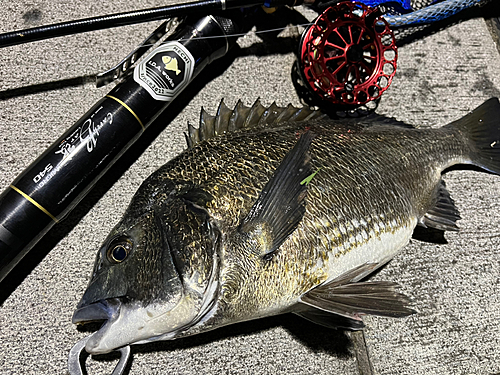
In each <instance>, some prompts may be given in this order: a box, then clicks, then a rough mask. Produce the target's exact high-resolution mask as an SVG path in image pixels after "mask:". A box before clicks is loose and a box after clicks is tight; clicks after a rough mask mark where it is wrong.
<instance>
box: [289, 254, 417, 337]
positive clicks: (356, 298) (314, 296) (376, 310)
mask: <svg viewBox="0 0 500 375" xmlns="http://www.w3.org/2000/svg"><path fill="white" fill-rule="evenodd" d="M376 266H377V265H376V264H364V265H361V266H360V267H357V268H355V269H353V270H351V271H349V272H347V273H346V274H344V275H341V276H340V277H338V278H337V279H334V280H332V281H330V282H328V283H325V284H322V285H319V286H318V287H316V288H314V289H312V290H311V291H309V292H308V293H306V294H304V295H302V296H301V297H300V299H299V301H300V303H299V306H298V310H297V312H296V314H298V315H300V316H302V317H304V318H306V319H308V320H311V321H314V322H316V323H318V324H321V325H323V326H327V327H335V326H336V327H339V326H340V327H344V328H349V329H361V328H363V327H364V324H363V321H362V316H363V315H367V314H369V315H378V316H388V317H404V316H408V315H411V314H413V313H414V312H415V311H414V310H413V309H411V308H410V307H409V299H408V297H407V296H405V295H404V294H402V293H399V292H397V291H396V289H397V287H398V284H396V283H393V282H388V281H366V282H355V281H353V280H356V279H358V276H360V275H366V272H367V271H370V270H373V269H375V268H376Z"/></svg>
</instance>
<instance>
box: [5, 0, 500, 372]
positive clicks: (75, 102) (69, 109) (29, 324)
mask: <svg viewBox="0 0 500 375" xmlns="http://www.w3.org/2000/svg"><path fill="white" fill-rule="evenodd" d="M494 2H496V1H494ZM168 3H174V1H172V0H170V1H164V2H161V4H159V3H158V2H156V1H153V0H138V1H135V2H130V1H125V0H114V1H110V0H100V1H96V0H88V1H85V2H74V1H67V0H57V1H48V0H33V1H25V0H23V1H16V2H13V1H6V0H2V2H1V5H2V19H3V21H2V23H1V24H0V32H7V31H12V30H18V29H23V28H27V27H33V26H37V25H42V24H50V23H55V22H61V21H66V20H73V19H77V18H83V17H90V16H97V15H103V14H108V13H114V12H120V11H127V10H134V9H141V8H150V7H155V6H159V5H163V4H168ZM493 5H496V4H493ZM496 8H497V7H496V6H490V7H488V8H485V9H482V10H481V9H480V10H479V11H475V12H466V13H465V14H463V15H461V17H459V19H455V20H454V22H453V23H452V24H445V25H443V28H442V29H441V30H439V31H438V32H434V33H424V34H422V35H419V37H418V38H417V39H416V40H413V41H406V42H405V43H404V44H403V45H401V47H400V48H399V60H398V70H397V73H396V76H395V79H394V81H393V84H392V86H391V87H390V88H389V90H388V91H387V92H386V93H385V94H384V95H383V98H382V101H381V103H380V106H379V108H378V112H379V113H381V114H384V115H387V116H392V117H395V118H396V119H398V120H401V121H405V122H407V123H409V124H413V125H417V126H422V127H429V126H440V125H444V124H446V123H448V122H451V121H453V120H456V119H458V118H460V117H462V116H464V115H465V114H467V113H468V112H469V111H470V110H472V109H474V108H475V107H477V106H478V105H480V104H481V103H482V102H483V101H484V100H486V99H488V98H490V97H492V96H500V59H499V55H498V50H497V46H496V45H495V42H494V39H493V38H492V34H491V32H490V31H491V30H490V28H489V26H488V25H490V26H491V24H490V23H487V22H486V21H485V19H484V18H483V17H491V16H496V17H498V16H500V12H498V10H497V9H496ZM290 13H292V12H288V13H286V14H285V15H286V16H287V17H288V16H290ZM306 14H307V17H308V18H309V19H312V17H313V16H314V14H311V13H310V12H309V13H307V12H306ZM283 17H284V16H283ZM263 23H264V25H265V26H267V27H268V28H273V27H275V26H276V20H269V21H266V20H263ZM155 24H156V23H146V24H140V25H135V26H126V27H122V28H118V29H110V30H102V31H96V32H92V33H86V34H80V35H74V36H68V37H63V38H56V39H51V40H46V41H40V42H36V43H31V44H26V45H21V46H15V47H9V48H4V49H2V50H1V53H0V71H1V74H0V118H1V124H0V129H1V133H0V134H1V135H0V161H1V162H0V187H1V188H2V189H4V188H7V187H8V186H9V184H10V183H11V182H12V180H14V178H15V177H16V176H17V175H18V174H19V173H20V172H21V171H23V169H24V168H26V167H27V166H28V165H29V164H30V163H31V162H32V161H33V160H34V159H35V158H36V157H37V156H38V155H39V154H41V153H42V152H43V151H44V150H45V148H46V147H48V146H49V145H50V144H51V143H52V142H53V141H55V140H56V139H57V138H58V137H59V135H61V134H62V133H63V132H64V131H65V130H66V129H67V128H69V127H70V126H71V125H72V124H73V123H74V122H75V121H76V120H78V119H79V118H80V117H81V116H82V115H83V114H84V113H85V112H86V111H87V110H88V109H89V108H90V107H91V106H92V105H93V104H94V103H95V102H96V101H97V100H99V99H100V98H101V97H102V96H103V95H105V94H106V93H107V92H108V91H109V90H110V87H111V86H108V87H104V88H100V89H96V88H95V87H94V85H93V84H92V83H91V82H90V80H89V77H91V76H93V75H95V74H96V73H99V72H101V71H103V70H106V69H107V68H109V67H111V66H113V64H115V63H117V62H118V61H119V60H120V59H121V58H122V57H124V56H126V55H127V54H128V53H129V52H130V51H131V50H132V49H133V48H134V46H135V45H136V44H137V43H139V42H140V41H142V40H143V39H144V38H145V37H146V36H147V35H148V34H149V33H150V32H152V30H153V29H154V28H155ZM293 34H294V33H293V32H288V33H283V34H280V35H279V36H275V35H268V34H258V35H256V34H255V33H254V32H250V33H249V34H248V35H246V36H244V37H242V38H240V40H239V48H236V49H234V50H233V51H232V52H231V53H230V55H229V56H228V57H227V58H225V59H223V60H219V61H217V62H215V63H213V64H212V65H210V66H209V67H208V68H207V70H206V72H205V73H202V76H200V77H199V78H200V79H198V80H197V81H196V82H194V83H193V84H192V86H191V87H190V88H189V89H188V90H187V91H185V94H184V95H182V96H181V97H179V98H178V99H177V100H176V105H175V108H172V109H169V110H167V112H168V113H165V115H163V116H161V117H160V118H159V119H158V120H157V121H156V122H155V123H154V124H153V125H152V126H151V127H150V129H149V130H148V131H147V132H146V133H145V134H144V135H143V137H142V138H141V139H140V140H139V141H138V142H137V143H136V144H135V145H134V146H133V147H132V149H131V150H129V152H127V153H126V155H125V156H124V157H123V158H122V159H121V160H120V162H119V163H118V164H116V165H115V166H114V167H113V168H112V169H111V170H110V171H109V173H108V174H107V175H106V176H105V177H104V178H103V179H102V180H101V182H100V183H99V184H98V185H97V186H96V187H95V188H94V189H93V190H92V191H91V193H90V194H89V195H88V196H87V198H86V199H85V200H84V201H83V202H82V203H81V204H80V205H79V206H78V207H77V208H76V209H75V210H74V212H73V213H72V214H71V215H70V216H69V217H68V218H67V220H65V221H63V222H62V223H61V224H59V225H57V226H56V227H54V228H53V230H51V232H49V234H48V235H47V236H46V237H45V238H43V239H42V241H40V242H39V244H38V245H37V246H36V247H35V248H34V249H33V250H32V251H31V252H30V253H29V254H28V255H27V257H26V258H25V259H24V260H23V262H21V264H19V266H18V267H17V268H16V269H15V270H14V271H13V272H12V273H11V274H10V275H9V277H8V278H7V279H5V280H4V281H3V282H2V283H1V284H0V296H1V299H0V303H1V304H0V373H1V374H64V373H66V371H67V370H66V361H67V357H68V353H69V350H70V349H71V347H72V346H73V345H74V344H75V343H76V342H77V341H78V340H80V339H81V338H83V337H85V336H86V335H88V334H89V333H88V332H81V331H78V330H77V328H76V327H75V326H74V325H72V324H71V316H72V314H73V311H74V309H75V307H76V304H77V303H78V301H79V299H80V297H81V295H82V293H83V292H84V290H85V287H86V284H87V283H88V280H89V277H90V273H91V270H92V265H93V262H94V256H95V251H96V249H97V248H98V246H99V245H100V243H101V241H102V240H103V239H104V238H105V237H106V235H107V233H108V232H109V230H110V229H111V228H112V227H113V226H114V224H115V223H116V222H117V221H118V220H119V218H120V216H121V215H122V213H123V211H124V210H125V208H126V206H127V204H128V202H129V200H130V199H131V197H132V195H133V194H134V192H135V191H136V189H137V187H138V186H139V184H140V183H141V182H142V181H143V180H144V179H145V178H146V177H147V176H148V175H149V174H150V173H152V172H153V171H154V170H156V169H157V168H158V167H160V166H161V165H162V164H164V163H165V162H167V161H168V160H170V159H171V158H172V157H174V156H175V155H177V154H179V153H180V152H181V151H182V150H183V149H184V148H185V141H184V135H183V131H184V130H185V129H186V124H187V122H188V121H190V122H191V123H193V124H196V123H197V120H198V116H199V111H200V108H201V107H202V106H203V107H204V108H205V109H206V110H207V111H209V112H211V113H214V112H215V110H216V108H217V105H218V103H219V101H220V100H221V99H222V98H224V99H225V101H226V103H227V104H228V105H230V106H233V105H234V104H235V103H236V101H237V100H238V99H240V98H241V99H242V100H243V102H244V103H245V104H247V105H250V104H251V103H253V102H254V101H255V100H256V99H257V98H261V100H262V102H263V103H264V104H266V105H269V104H271V103H272V102H273V101H276V102H277V104H278V105H283V106H284V105H287V104H288V103H293V104H295V105H299V104H300V101H299V99H298V97H297V94H296V92H295V90H294V87H293V85H292V80H291V77H290V71H291V67H292V64H293V62H294V54H293V51H294V49H295V48H296V43H297V41H296V40H295V39H294V38H293ZM445 180H446V184H447V186H448V189H449V191H450V193H451V196H452V197H453V198H454V200H455V202H456V205H457V207H458V208H459V210H460V213H461V216H462V218H463V219H462V220H461V221H460V222H459V225H460V227H461V231H460V232H458V233H445V234H444V235H441V234H440V233H434V235H433V236H429V233H422V232H419V233H416V235H415V238H414V239H413V240H412V241H411V243H410V244H409V246H407V247H406V248H405V249H404V250H403V251H402V252H401V254H399V256H397V257H396V258H395V259H394V260H393V261H392V262H390V263H389V264H388V265H387V266H386V267H385V268H384V269H383V270H382V271H380V272H379V273H378V274H377V275H376V276H375V277H374V278H375V279H381V280H382V279H383V280H391V281H396V282H398V283H400V284H401V285H402V287H403V291H404V292H405V293H406V294H408V295H410V296H411V297H412V300H413V304H414V307H415V309H416V310H417V311H418V313H417V314H415V315H413V316H411V317H408V318H405V319H389V318H376V317H374V318H372V317H368V318H366V320H365V321H366V324H367V328H366V332H365V335H366V340H367V348H368V351H369V354H370V358H371V362H372V365H373V368H374V373H375V374H380V375H382V374H384V375H394V374H400V375H403V374H404V375H419V374H425V375H434V374H436V375H448V374H449V375H452V374H453V375H456V374H463V375H494V374H496V375H498V374H500V352H499V350H498V348H499V343H500V324H499V321H500V297H499V295H500V285H499V277H500V235H499V228H498V222H499V221H500V203H499V202H500V201H499V199H498V197H499V190H500V178H499V177H498V176H493V175H489V174H485V173H480V172H477V171H472V170H466V171H459V170H453V171H451V172H449V173H448V174H446V177H445ZM132 351H133V357H134V360H133V363H132V365H131V368H130V372H129V373H130V374H157V373H167V374H315V375H318V374H346V375H350V374H353V375H354V374H357V373H358V370H357V363H356V358H355V356H354V354H353V353H354V350H353V345H352V342H351V340H350V338H349V336H348V334H346V333H345V332H343V331H341V330H339V331H336V330H328V329H324V328H322V327H319V326H316V325H314V324H312V323H309V322H306V321H304V320H302V319H300V318H299V317H296V316H293V315H285V316H278V317H273V318H268V319H261V320H258V321H254V322H248V323H243V324H238V325H235V326H230V327H227V328H224V329H219V330H216V331H213V332H210V333H207V334H203V335H199V336H195V337H192V338H187V339H181V340H177V341H173V342H164V343H159V344H155V345H142V346H136V347H133V349H132ZM115 362H116V360H115V358H114V357H113V356H103V357H100V358H92V359H88V360H87V365H88V373H89V374H98V373H100V374H105V373H110V372H111V370H112V368H113V366H114V364H115Z"/></svg>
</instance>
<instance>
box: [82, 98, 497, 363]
mask: <svg viewBox="0 0 500 375" xmlns="http://www.w3.org/2000/svg"><path fill="white" fill-rule="evenodd" d="M186 139H187V143H188V148H187V149H186V150H185V151H183V152H182V153H181V154H179V155H178V156H177V157H175V158H174V159H172V160H170V161H169V162H167V163H166V164H165V165H164V166H162V167H160V168H159V169H158V170H157V171H156V172H154V173H153V174H152V175H151V176H149V177H148V178H147V179H146V180H145V181H144V182H143V183H142V184H141V186H140V187H139V189H138V191H137V192H136V194H135V195H134V196H133V198H132V200H131V202H130V204H129V206H128V208H127V209H126V211H125V213H124V215H123V217H122V218H121V220H120V221H119V222H118V224H117V225H116V226H115V227H114V228H113V229H112V230H111V232H110V234H109V235H108V237H107V238H106V239H105V240H104V242H103V244H102V246H101V247H100V249H99V250H98V252H97V256H96V260H95V264H94V268H93V271H92V275H91V278H90V282H89V284H88V287H87V289H86V290H85V292H84V294H83V296H82V298H81V300H80V302H79V303H78V305H77V308H76V311H75V312H74V314H73V318H72V321H73V323H75V324H87V323H89V322H102V326H101V327H100V328H99V329H98V330H97V331H96V332H94V333H93V334H92V336H90V338H89V339H88V341H87V342H86V346H85V350H86V351H87V352H88V353H91V354H103V353H107V352H110V351H113V350H115V349H117V348H121V347H124V346H128V345H131V344H142V343H147V342H152V341H159V340H173V339H178V338H182V337H186V336H190V335H194V334H198V333H201V332H206V331H209V330H213V329H216V328H218V327H222V326H225V325H229V324H233V323H237V322H243V321H249V320H252V319H259V318H262V317H266V316H272V315H278V314H284V313H295V314H297V315H299V316H301V317H303V318H305V319H308V320H310V321H313V322H315V323H318V324H320V325H322V326H326V327H333V328H335V327H342V328H347V329H353V330H359V329H362V328H363V326H364V324H363V316H365V315H368V314H371V315H379V316H388V317H405V316H408V315H410V314H413V313H415V311H414V310H413V309H412V307H411V303H410V299H409V298H408V297H407V296H406V295H404V294H403V293H401V292H400V291H399V286H398V285H397V284H396V283H394V282H392V281H371V280H370V279H369V278H368V276H369V275H370V274H372V273H373V272H374V271H375V270H377V269H379V268H380V267H382V266H383V265H385V264H386V263H387V262H389V261H390V260H391V259H392V258H393V257H395V256H396V255H397V254H398V253H399V252H400V250H401V249H402V248H404V247H405V245H406V244H407V243H408V242H409V240H410V238H411V237H412V233H413V231H414V229H415V227H416V226H417V225H419V226H423V227H428V228H434V229H438V230H442V231H457V230H458V226H457V221H458V220H459V219H460V214H459V211H458V209H457V207H456V205H455V203H454V201H453V199H452V198H451V196H450V193H449V192H448V190H447V189H446V185H445V182H444V180H443V178H442V175H443V173H444V172H445V171H446V170H447V169H448V168H450V167H451V166H454V165H467V164H468V165H473V166H476V167H478V168H481V169H483V170H484V171H486V172H489V173H493V174H499V173H500V102H499V100H498V99H497V98H492V99H489V100H488V101H486V102H484V103H483V104H482V105H481V106H479V107H478V108H477V109H475V110H473V111H472V112H470V113H469V114H467V115H465V116H464V117H463V118H461V119H458V120H456V121H454V122H452V123H450V124H448V125H445V126H442V127H439V128H418V127H414V126H412V125H408V124H405V123H403V122H400V121H397V120H395V119H392V118H388V117H384V116H380V115H377V114H371V115H368V116H366V117H360V118H349V117H346V118H339V119H332V118H330V117H328V116H327V115H325V114H323V113H321V112H320V111H317V110H313V109H310V108H307V107H304V108H296V107H294V106H291V105H289V106H288V107H278V106H277V105H276V104H274V103H273V104H272V105H271V106H270V107H267V108H266V107H264V106H263V105H262V104H261V103H260V102H259V101H257V102H256V103H255V104H254V105H253V106H250V107H247V106H245V105H243V104H242V102H241V101H240V102H238V104H237V105H236V107H235V108H234V109H233V110H230V109H229V108H228V107H227V106H226V105H225V104H224V102H222V103H221V104H220V107H219V109H218V112H217V114H216V115H215V116H210V115H209V114H208V113H207V112H206V111H204V110H203V109H202V112H201V117H200V125H199V127H198V128H195V127H193V126H192V125H188V131H187V133H186Z"/></svg>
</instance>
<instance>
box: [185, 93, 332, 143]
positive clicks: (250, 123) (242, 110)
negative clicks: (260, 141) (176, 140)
mask: <svg viewBox="0 0 500 375" xmlns="http://www.w3.org/2000/svg"><path fill="white" fill-rule="evenodd" d="M324 116H326V115H325V114H324V113H323V112H321V111H317V110H313V109H310V108H309V107H307V106H304V107H302V108H296V107H294V106H293V105H291V104H289V105H288V106H287V107H278V106H277V105H276V103H273V104H271V105H270V106H269V107H267V108H266V107H264V106H263V105H262V104H261V103H260V100H259V99H257V100H256V101H255V103H254V104H253V105H252V106H251V107H247V106H245V105H244V104H243V103H242V102H241V100H239V101H238V103H236V106H235V107H234V109H233V110H232V111H231V110H230V109H229V108H228V107H227V106H226V104H225V103H224V100H222V101H221V102H220V105H219V109H218V110H217V114H216V115H215V116H211V115H209V114H208V113H207V112H206V111H205V110H204V109H203V108H202V110H201V114H200V125H199V128H198V129H196V128H195V127H193V126H192V125H191V124H188V132H187V133H184V135H185V136H186V141H187V144H188V147H189V148H192V147H194V146H195V145H196V144H198V143H199V142H201V141H204V140H207V139H210V138H214V137H217V136H219V135H222V134H224V133H228V132H233V131H238V130H240V129H252V128H266V129H272V128H275V127H278V126H280V125H281V124H283V123H285V122H300V121H309V120H316V119H319V118H322V117H324Z"/></svg>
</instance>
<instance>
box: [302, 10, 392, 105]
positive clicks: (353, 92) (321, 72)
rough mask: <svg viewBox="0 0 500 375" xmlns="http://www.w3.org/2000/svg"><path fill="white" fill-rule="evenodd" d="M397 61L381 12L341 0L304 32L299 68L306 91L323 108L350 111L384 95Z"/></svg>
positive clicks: (387, 26)
mask: <svg viewBox="0 0 500 375" xmlns="http://www.w3.org/2000/svg"><path fill="white" fill-rule="evenodd" d="M397 56H398V52H397V47H396V39H395V37H394V34H393V32H392V31H391V29H390V28H389V24H388V23H387V22H386V21H385V19H384V18H383V17H382V13H381V12H380V11H379V10H378V9H377V8H369V7H367V6H366V5H364V4H361V3H358V2H354V1H352V2H351V1H345V2H341V3H338V4H336V5H334V6H332V7H330V8H328V9H327V10H326V11H325V12H323V14H321V15H320V16H319V17H318V18H317V19H316V22H315V23H314V24H313V25H311V26H310V27H309V28H308V29H307V30H305V31H304V33H303V35H302V39H301V42H300V48H299V67H300V71H301V75H302V79H303V81H304V83H305V86H307V87H308V89H309V90H310V91H312V92H314V93H316V94H317V95H319V96H320V97H321V98H322V99H323V100H325V101H327V102H329V103H332V104H335V105H341V106H352V107H355V106H360V105H364V104H366V103H368V102H370V101H373V100H376V99H379V98H380V96H381V95H382V93H383V92H384V91H385V90H387V88H388V87H389V85H390V84H391V82H392V78H393V77H394V74H396V60H397Z"/></svg>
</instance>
